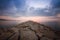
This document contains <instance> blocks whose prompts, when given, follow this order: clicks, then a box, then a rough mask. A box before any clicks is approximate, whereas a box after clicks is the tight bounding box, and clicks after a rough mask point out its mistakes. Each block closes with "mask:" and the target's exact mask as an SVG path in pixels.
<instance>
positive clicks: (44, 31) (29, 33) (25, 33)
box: [4, 21, 56, 40]
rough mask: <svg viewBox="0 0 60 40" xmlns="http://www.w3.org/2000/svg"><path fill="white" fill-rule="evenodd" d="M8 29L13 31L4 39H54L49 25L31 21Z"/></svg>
mask: <svg viewBox="0 0 60 40" xmlns="http://www.w3.org/2000/svg"><path fill="white" fill-rule="evenodd" d="M10 30H11V31H13V32H12V33H9V34H10V35H9V36H8V37H6V38H5V39H4V40H55V38H56V35H55V33H54V31H53V30H52V29H51V28H50V27H47V26H45V25H42V24H40V23H36V22H33V21H27V22H23V23H21V24H18V25H16V26H15V27H13V28H11V29H10ZM7 33H8V32H7ZM7 33H6V34H7ZM5 36H6V35H5Z"/></svg>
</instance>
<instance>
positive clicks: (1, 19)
mask: <svg viewBox="0 0 60 40" xmlns="http://www.w3.org/2000/svg"><path fill="white" fill-rule="evenodd" d="M0 21H8V20H6V19H0Z"/></svg>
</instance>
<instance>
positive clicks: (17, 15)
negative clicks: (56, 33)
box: [0, 0, 60, 28]
mask: <svg viewBox="0 0 60 40" xmlns="http://www.w3.org/2000/svg"><path fill="white" fill-rule="evenodd" d="M0 19H7V20H20V21H27V20H32V21H35V22H40V23H42V22H54V23H50V24H53V25H54V26H58V24H59V26H60V21H59V20H60V0H0ZM55 22H56V23H55ZM53 25H52V26H53ZM58 28H60V27H58Z"/></svg>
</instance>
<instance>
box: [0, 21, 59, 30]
mask: <svg viewBox="0 0 60 40" xmlns="http://www.w3.org/2000/svg"><path fill="white" fill-rule="evenodd" d="M19 23H21V21H0V27H4V28H6V27H14V26H15V25H18V24H19ZM40 24H44V25H47V26H49V27H51V28H53V29H55V30H60V27H59V26H60V25H58V23H57V22H45V23H40Z"/></svg>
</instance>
